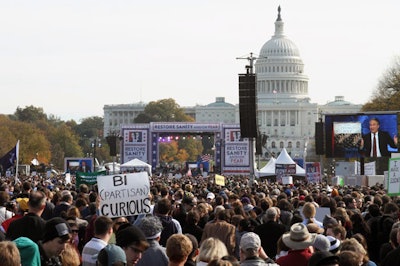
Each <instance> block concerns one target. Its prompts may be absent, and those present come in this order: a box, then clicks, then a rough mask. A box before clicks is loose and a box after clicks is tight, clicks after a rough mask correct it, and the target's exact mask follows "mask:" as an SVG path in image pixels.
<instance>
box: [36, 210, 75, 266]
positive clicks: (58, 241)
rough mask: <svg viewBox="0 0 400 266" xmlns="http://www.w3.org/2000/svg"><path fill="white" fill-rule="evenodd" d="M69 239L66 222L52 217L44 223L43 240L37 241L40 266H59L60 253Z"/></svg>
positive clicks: (69, 234) (69, 233) (69, 232)
mask: <svg viewBox="0 0 400 266" xmlns="http://www.w3.org/2000/svg"><path fill="white" fill-rule="evenodd" d="M70 237H71V231H70V228H69V226H68V224H67V222H66V221H65V220H64V219H62V218H60V217H54V218H51V219H50V220H48V221H47V222H46V225H45V228H44V236H43V240H42V241H39V243H38V245H39V252H40V261H41V265H42V266H59V265H61V257H60V255H61V253H62V252H63V251H64V249H65V246H66V245H67V243H68V241H69V240H70Z"/></svg>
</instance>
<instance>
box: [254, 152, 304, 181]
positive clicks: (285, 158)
mask: <svg viewBox="0 0 400 266" xmlns="http://www.w3.org/2000/svg"><path fill="white" fill-rule="evenodd" d="M275 164H295V165H296V175H300V176H305V175H306V170H304V169H303V168H302V167H300V166H299V165H298V164H297V163H296V162H295V161H293V159H292V158H291V157H290V156H289V154H288V153H287V151H286V149H285V148H283V149H282V151H281V153H280V154H279V156H278V158H276V159H271V160H270V161H269V162H268V164H267V165H266V166H264V167H263V168H261V169H260V171H258V173H257V175H258V176H259V177H261V176H272V175H275Z"/></svg>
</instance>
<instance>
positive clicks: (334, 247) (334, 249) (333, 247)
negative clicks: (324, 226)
mask: <svg viewBox="0 0 400 266" xmlns="http://www.w3.org/2000/svg"><path fill="white" fill-rule="evenodd" d="M326 238H328V240H329V242H330V247H329V252H331V253H332V254H337V253H338V252H339V250H340V244H341V242H340V240H339V239H336V238H335V237H333V236H326Z"/></svg>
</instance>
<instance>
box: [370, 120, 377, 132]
mask: <svg viewBox="0 0 400 266" xmlns="http://www.w3.org/2000/svg"><path fill="white" fill-rule="evenodd" d="M369 130H370V131H371V133H376V132H378V130H379V123H378V121H376V120H374V119H372V120H371V121H369Z"/></svg>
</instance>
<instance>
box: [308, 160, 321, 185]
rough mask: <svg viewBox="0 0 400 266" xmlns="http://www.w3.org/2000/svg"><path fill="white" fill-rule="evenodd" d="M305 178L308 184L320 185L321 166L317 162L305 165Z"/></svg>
mask: <svg viewBox="0 0 400 266" xmlns="http://www.w3.org/2000/svg"><path fill="white" fill-rule="evenodd" d="M306 177H307V181H308V182H310V183H321V166H320V163H319V162H308V163H306Z"/></svg>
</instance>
